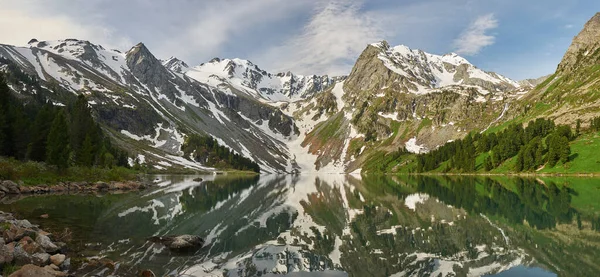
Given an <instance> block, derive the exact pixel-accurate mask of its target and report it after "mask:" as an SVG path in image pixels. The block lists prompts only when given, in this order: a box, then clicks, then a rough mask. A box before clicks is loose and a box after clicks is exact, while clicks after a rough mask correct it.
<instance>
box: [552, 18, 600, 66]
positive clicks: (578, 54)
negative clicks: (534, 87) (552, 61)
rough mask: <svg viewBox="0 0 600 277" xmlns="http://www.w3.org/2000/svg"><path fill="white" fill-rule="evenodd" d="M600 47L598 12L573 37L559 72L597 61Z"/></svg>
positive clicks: (599, 19)
mask: <svg viewBox="0 0 600 277" xmlns="http://www.w3.org/2000/svg"><path fill="white" fill-rule="evenodd" d="M598 49H600V13H596V15H594V16H593V17H592V18H591V19H590V20H589V21H588V22H587V23H585V25H584V26H583V30H581V32H579V34H578V35H577V36H575V38H574V39H573V42H572V43H571V46H569V49H567V52H566V53H565V55H564V57H563V59H562V61H561V62H560V64H559V65H558V68H557V72H564V71H572V70H573V69H575V68H577V67H581V66H588V65H591V64H593V63H595V62H596V59H597V56H598V52H597V50H598Z"/></svg>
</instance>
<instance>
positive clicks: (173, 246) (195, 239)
mask: <svg viewBox="0 0 600 277" xmlns="http://www.w3.org/2000/svg"><path fill="white" fill-rule="evenodd" d="M148 240H149V241H151V242H155V243H162V244H163V245H165V246H166V247H167V248H169V249H170V250H171V251H189V250H194V249H197V248H200V247H202V246H203V245H204V239H203V238H201V237H199V236H194V235H180V236H166V237H152V238H150V239H148Z"/></svg>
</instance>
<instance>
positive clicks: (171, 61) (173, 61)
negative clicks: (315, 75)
mask: <svg viewBox="0 0 600 277" xmlns="http://www.w3.org/2000/svg"><path fill="white" fill-rule="evenodd" d="M161 62H162V64H163V66H164V67H165V68H167V69H169V70H171V71H173V72H177V73H184V72H185V71H187V70H188V69H189V68H190V67H189V66H188V65H187V64H186V63H185V62H184V61H182V60H180V59H178V58H176V57H170V58H168V59H167V60H164V61H161Z"/></svg>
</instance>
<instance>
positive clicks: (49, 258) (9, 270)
mask: <svg viewBox="0 0 600 277" xmlns="http://www.w3.org/2000/svg"><path fill="white" fill-rule="evenodd" d="M0 225H1V228H2V237H1V238H0V242H1V245H0V248H1V249H2V251H1V252H0V267H2V273H3V274H6V275H7V276H8V275H11V276H12V275H13V274H17V275H18V274H21V275H18V276H68V275H69V271H70V270H71V269H72V268H73V267H72V266H71V264H72V260H71V257H67V255H66V254H68V252H69V250H68V246H67V243H65V242H62V241H60V240H57V239H56V238H55V236H54V235H53V234H52V233H49V232H46V231H44V230H42V229H40V228H39V226H38V225H35V224H31V223H30V222H29V220H27V219H21V220H19V219H16V218H15V217H14V216H13V214H11V213H6V212H3V211H0Z"/></svg>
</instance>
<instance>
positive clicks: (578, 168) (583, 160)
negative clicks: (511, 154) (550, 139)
mask: <svg viewBox="0 0 600 277" xmlns="http://www.w3.org/2000/svg"><path fill="white" fill-rule="evenodd" d="M570 145H571V156H570V157H569V162H568V163H566V164H563V163H560V162H559V163H558V164H557V165H555V166H554V167H545V168H544V169H542V170H540V171H539V173H566V174H578V173H600V156H598V152H597V151H598V149H600V133H598V132H593V133H587V134H583V135H581V136H580V137H579V138H577V139H576V140H575V141H573V142H571V144H570Z"/></svg>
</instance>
